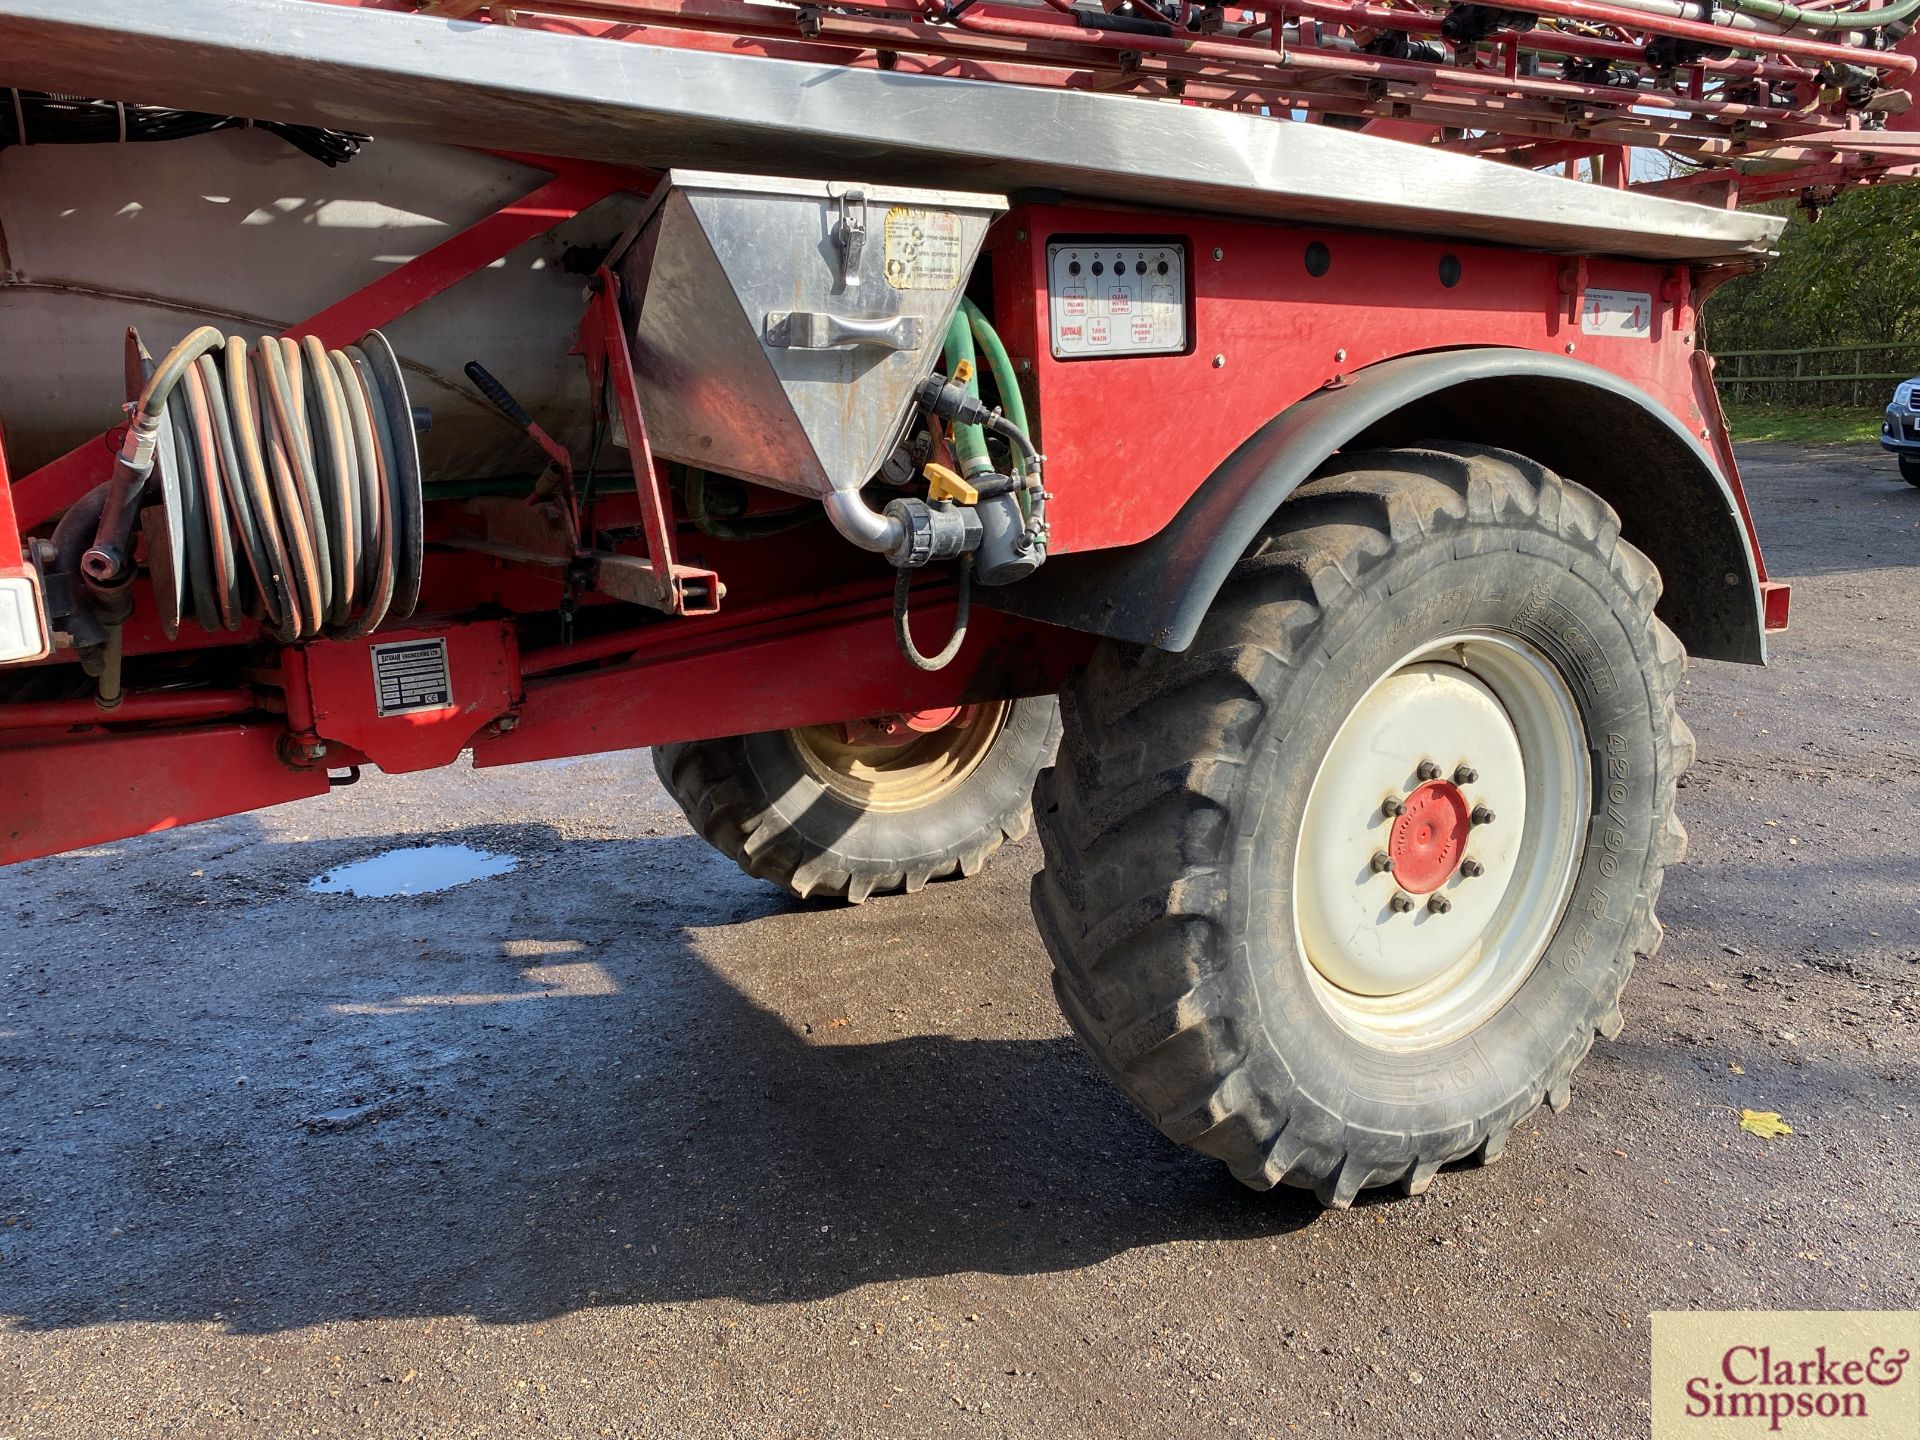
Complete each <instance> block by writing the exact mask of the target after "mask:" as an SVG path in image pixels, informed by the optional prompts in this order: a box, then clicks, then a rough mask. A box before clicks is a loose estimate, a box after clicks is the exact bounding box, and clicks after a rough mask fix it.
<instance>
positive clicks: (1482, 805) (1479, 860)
mask: <svg viewBox="0 0 1920 1440" xmlns="http://www.w3.org/2000/svg"><path fill="white" fill-rule="evenodd" d="M1423 761H1424V762H1427V763H1429V764H1430V765H1432V766H1435V767H1437V768H1438V772H1439V777H1440V778H1438V779H1434V780H1430V781H1424V783H1425V785H1426V788H1425V791H1424V792H1423V793H1422V794H1421V795H1420V797H1419V799H1418V801H1417V802H1416V805H1415V809H1414V811H1413V812H1412V813H1411V814H1410V815H1409V817H1408V819H1407V821H1406V822H1405V823H1402V824H1401V827H1400V829H1399V831H1398V832H1396V830H1395V828H1394V827H1395V825H1396V823H1397V822H1396V820H1395V819H1394V818H1393V817H1392V816H1390V815H1389V814H1388V813H1387V810H1386V809H1385V808H1384V807H1385V805H1386V803H1387V802H1388V801H1390V800H1405V799H1407V798H1410V797H1413V796H1414V795H1415V792H1416V791H1421V789H1422V786H1423V780H1424V777H1423V776H1422V775H1421V773H1420V771H1419V768H1418V767H1419V766H1420V765H1421V763H1422V762H1423ZM1462 766H1466V767H1468V769H1467V770H1465V771H1462V770H1461V769H1460V767H1462ZM1456 772H1457V773H1456ZM1431 773H1432V772H1431V771H1430V772H1429V774H1431ZM1456 780H1458V781H1461V782H1463V783H1459V784H1457V785H1456V784H1455V783H1454V782H1455V781H1456ZM1462 801H1463V802H1464V805H1465V807H1466V808H1470V809H1472V810H1473V811H1474V813H1475V816H1476V819H1479V818H1483V817H1484V816H1485V815H1486V814H1487V813H1488V812H1490V813H1491V819H1490V820H1486V821H1485V823H1474V824H1472V825H1471V826H1470V828H1468V829H1466V831H1465V832H1464V833H1465V845H1464V854H1463V855H1459V856H1456V857H1455V860H1454V863H1452V864H1451V866H1450V867H1447V869H1446V873H1445V878H1444V879H1439V878H1437V870H1438V867H1441V866H1444V865H1446V860H1445V857H1446V855H1447V854H1449V853H1450V852H1449V851H1448V849H1447V848H1446V844H1445V841H1446V837H1447V836H1448V835H1450V834H1452V833H1453V832H1452V831H1450V830H1449V828H1448V827H1449V825H1450V824H1451V823H1452V822H1451V817H1452V816H1453V815H1454V813H1455V811H1454V810H1453V809H1450V808H1449V807H1450V806H1455V805H1457V804H1458V803H1459V802H1462ZM1591 813H1592V779H1591V775H1590V773H1589V766H1588V762H1587V747H1586V734H1585V728H1584V727H1583V726H1582V724H1581V722H1580V712H1579V708H1578V706H1577V705H1576V704H1575V702H1574V698H1573V695H1572V693H1571V692H1570V691H1569V690H1568V688H1567V685H1566V682H1565V681H1564V680H1562V679H1561V677H1560V674H1559V672H1558V671H1557V670H1556V669H1555V668H1554V666H1553V664H1552V662H1550V661H1549V660H1548V659H1547V658H1546V656H1544V655H1543V654H1541V653H1540V652H1539V651H1538V650H1535V649H1534V648H1533V647H1532V646H1531V645H1528V644H1527V643H1526V642H1525V641H1522V640H1520V639H1518V638H1516V637H1514V636H1510V635H1502V634H1498V633H1496V632H1493V631H1466V632H1462V633H1460V634H1456V635H1450V636H1448V637H1446V638H1445V639H1443V640H1440V641H1437V642H1435V643H1433V644H1431V645H1426V646H1422V647H1421V648H1420V649H1419V650H1417V651H1415V652H1414V653H1413V654H1411V655H1408V656H1407V657H1406V658H1405V659H1403V660H1402V661H1401V662H1400V663H1399V664H1397V665H1395V666H1394V667H1393V668H1392V669H1391V670H1389V671H1388V672H1387V673H1386V674H1385V675H1384V676H1382V677H1381V678H1380V679H1379V680H1378V681H1376V682H1375V683H1374V684H1373V685H1372V686H1371V687H1370V688H1369V689H1368V691H1367V693H1366V694H1365V695H1363V696H1362V697H1361V698H1360V701H1359V703H1358V704H1357V705H1355V706H1354V708H1353V710H1352V711H1351V713H1349V715H1348V716H1347V718H1346V720H1345V721H1344V722H1343V723H1342V724H1341V727H1340V730H1339V733H1338V734H1336V735H1335V737H1334V741H1333V744H1332V746H1331V747H1330V748H1329V750H1328V752H1327V754H1326V757H1325V758H1324V759H1323V760H1322V761H1321V763H1320V768H1319V771H1318V773H1317V774H1316V775H1315V777H1314V781H1313V785H1312V788H1311V789H1310V790H1309V791H1308V794H1307V804H1306V810H1305V813H1304V814H1303V815H1302V817H1301V823H1300V840H1299V846H1298V848H1297V850H1296V851H1295V856H1294V863H1293V914H1294V930H1295V939H1296V941H1297V943H1298V948H1299V952H1300V954H1301V956H1302V958H1303V963H1304V964H1305V967H1306V971H1307V976H1308V979H1309V981H1310V982H1311V983H1312V985H1313V987H1314V990H1315V992H1316V993H1317V994H1318V995H1319V997H1320V999H1321V1001H1322V1003H1323V1004H1324V1005H1325V1006H1326V1008H1327V1010H1328V1011H1329V1013H1330V1014H1332V1016H1333V1017H1334V1019H1335V1020H1337V1021H1338V1022H1339V1023H1340V1024H1341V1025H1342V1026H1343V1027H1344V1028H1346V1029H1347V1030H1348V1031H1349V1032H1351V1033H1353V1034H1355V1035H1356V1036H1358V1037H1359V1038H1361V1039H1363V1040H1366V1041H1368V1042H1369V1043H1371V1044H1374V1045H1377V1046H1381V1047H1383V1048H1388V1049H1396V1050H1419V1049H1427V1048H1431V1047H1433V1046H1436V1045H1441V1044H1444V1043H1446V1042H1447V1041H1450V1040H1454V1039H1457V1038H1458V1037H1460V1036H1462V1035H1465V1034H1467V1033H1468V1032H1470V1031H1472V1030H1474V1029H1476V1028H1477V1027H1478V1026H1479V1025H1481V1024H1482V1023H1483V1022H1484V1021H1485V1020H1486V1019H1487V1018H1488V1017H1489V1016H1491V1015H1493V1014H1494V1013H1495V1012H1496V1011H1498V1010H1499V1009H1500V1007H1501V1006H1503V1005H1504V1004H1506V1002H1507V1001H1508V1000H1509V999H1510V998H1511V997H1512V996H1513V994H1514V992H1515V991H1516V990H1518V989H1519V988H1520V986H1521V985H1522V984H1523V983H1524V982H1525V980H1526V978H1527V976H1528V975H1530V974H1531V973H1532V972H1533V968H1534V966H1535V965H1536V964H1538V963H1539V960H1540V956H1541V955H1542V954H1543V953H1544V952H1545V950H1546V948H1547V944H1548V942H1549V941H1551V940H1552V938H1553V935H1554V932H1555V930H1556V929H1558V927H1559V924H1560V917H1561V914H1562V912H1563V911H1564V910H1565V908H1566V904H1567V896H1568V893H1569V892H1570V891H1571V890H1572V888H1573V878H1574V873H1575V871H1576V869H1577V868H1578V867H1577V861H1578V858H1579V851H1580V842H1581V836H1582V835H1583V833H1584V832H1585V830H1586V826H1587V821H1588V818H1589V816H1590V815H1591ZM1416 817H1417V819H1418V823H1417V824H1416V823H1415V820H1416ZM1429 817H1437V819H1429ZM1436 833H1438V834H1439V835H1440V839H1438V840H1435V839H1433V838H1432V837H1433V836H1434V835H1435V834H1436ZM1395 840H1399V841H1402V842H1405V843H1404V846H1403V848H1402V854H1403V855H1405V856H1407V857H1410V858H1409V862H1408V863H1407V864H1405V865H1402V866H1400V867H1399V868H1400V869H1401V870H1402V873H1403V874H1406V875H1409V876H1413V877H1415V878H1416V879H1417V880H1419V881H1420V882H1421V884H1420V886H1419V888H1418V889H1417V890H1416V889H1415V888H1414V887H1413V886H1412V884H1411V882H1410V883H1409V884H1406V885H1403V884H1402V882H1401V881H1400V880H1398V879H1396V877H1395V875H1394V874H1393V873H1390V872H1382V871H1381V870H1379V869H1377V868H1376V860H1375V857H1376V856H1377V855H1382V854H1385V853H1387V852H1389V851H1391V850H1393V849H1394V848H1395V845H1394V841H1395ZM1422 845H1424V846H1425V848H1424V849H1423V848H1418V847H1420V846H1422ZM1436 857H1438V858H1436ZM1461 861H1471V862H1474V864H1477V865H1478V866H1479V867H1480V872H1481V873H1479V874H1477V875H1476V874H1470V873H1468V872H1469V871H1471V870H1472V868H1473V866H1472V865H1466V866H1464V868H1463V866H1462V864H1461V863H1460V862H1461ZM1428 882H1431V884H1432V888H1430V889H1429V888H1428ZM1396 896H1397V897H1400V902H1401V903H1403V902H1406V901H1411V902H1412V904H1411V908H1400V909H1396V908H1395V905H1396V903H1397V902H1396ZM1434 897H1439V898H1437V899H1435V898H1434Z"/></svg>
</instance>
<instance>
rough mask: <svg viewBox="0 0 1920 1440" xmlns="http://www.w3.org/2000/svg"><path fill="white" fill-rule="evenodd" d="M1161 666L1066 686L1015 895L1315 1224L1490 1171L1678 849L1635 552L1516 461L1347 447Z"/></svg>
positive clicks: (1088, 991)
mask: <svg viewBox="0 0 1920 1440" xmlns="http://www.w3.org/2000/svg"><path fill="white" fill-rule="evenodd" d="M1333 465H1334V467H1337V468H1331V469H1330V471H1329V472H1325V473H1323V474H1322V475H1321V476H1320V477H1319V478H1317V479H1315V480H1313V481H1311V482H1309V483H1308V484H1307V485H1305V486H1302V487H1301V489H1300V490H1299V491H1297V492H1296V493H1295V495H1294V496H1293V497H1292V498H1291V499H1290V500H1289V501H1288V502H1287V504H1286V505H1285V506H1284V507H1283V508H1282V509H1281V511H1280V512H1279V514H1278V515H1277V516H1276V517H1275V519H1274V521H1273V524H1272V525H1271V527H1270V528H1269V530H1268V532H1267V535H1266V536H1265V538H1263V539H1262V540H1261V541H1260V542H1259V543H1257V544H1256V545H1255V547H1254V548H1253V549H1252V550H1251V551H1250V552H1249V553H1248V555H1247V556H1246V557H1245V558H1244V559H1243V560H1242V561H1241V563H1240V564H1239V566H1238V567H1237V568H1236V569H1235V571H1234V573H1233V575H1232V577H1231V579H1230V580H1229V581H1228V583H1227V585H1226V586H1225V587H1224V588H1223V590H1222V592H1221V594H1220V595H1219V597H1218V598H1217V599H1216V601H1215V603H1214V607H1213V609H1212V611H1211V612H1210V613H1209V615H1208V617H1207V620H1206V622H1205V624H1204V625H1203V626H1202V628H1201V631H1200V634H1199V636H1198V638H1197V639H1196V640H1195V642H1194V644H1193V646H1192V647H1191V648H1190V649H1189V650H1188V651H1186V652H1184V653H1182V654H1177V655H1175V654H1168V653H1166V652H1164V651H1159V650H1152V649H1141V648H1137V647H1130V646H1122V645H1112V644H1110V645H1107V646H1104V647H1103V648H1102V649H1101V650H1100V651H1099V652H1098V653H1097V654H1096V655H1095V657H1094V659H1093V660H1092V661H1091V662H1090V663H1089V665H1088V667H1087V669H1086V670H1085V671H1084V672H1083V673H1082V674H1081V675H1080V676H1079V677H1078V678H1077V679H1076V680H1075V682H1074V683H1073V684H1072V685H1071V686H1069V688H1068V690H1067V692H1066V693H1065V695H1064V696H1063V697H1062V709H1063V719H1064V734H1063V738H1062V741H1061V748H1060V757H1059V760H1058V762H1057V763H1056V765H1055V766H1054V768H1053V769H1051V770H1050V771H1048V772H1046V773H1045V774H1044V775H1043V776H1042V779H1041V785H1040V788H1039V791H1038V792H1037V796H1036V809H1037V814H1038V818H1039V822H1040V823H1039V829H1040V835H1041V839H1042V842H1043V844H1044V846H1045V850H1046V861H1047V863H1046V869H1045V870H1044V871H1043V872H1042V874H1041V875H1039V876H1038V877H1036V879H1035V882H1034V892H1033V898H1034V912H1035V916H1036V918H1037V920H1038V922H1039V925H1040V930H1041V933H1042V935H1043V936H1044V937H1045V939H1046V942H1047V947H1048V949H1049V951H1050V952H1051V954H1052V957H1053V961H1054V967H1055V974H1054V988H1055V991H1056V993H1057V994H1058V996H1059V998H1060V1002H1061V1006H1062V1009H1063V1010H1064V1012H1065V1014H1066V1016H1067V1019H1068V1021H1069V1022H1070V1023H1071V1025H1072V1026H1073V1028H1074V1029H1075V1031H1076V1032H1078V1034H1079V1035H1080V1037H1081V1038H1082V1039H1083V1040H1084V1041H1085V1042H1086V1043H1087V1045H1088V1046H1089V1047H1090V1048H1091V1049H1092V1051H1093V1053H1094V1055H1095V1057H1096V1058H1097V1059H1098V1060H1099V1061H1100V1062H1101V1064H1102V1065H1103V1067H1104V1068H1105V1069H1106V1070H1107V1071H1108V1072H1109V1073H1110V1074H1111V1075H1112V1076H1113V1078H1114V1079H1115V1080H1116V1081H1117V1082H1118V1084H1119V1085H1120V1087H1121V1088H1122V1089H1123V1090H1124V1091H1125V1092H1126V1093H1127V1095H1128V1096H1129V1097H1130V1098H1131V1099H1132V1100H1133V1101H1134V1103H1135V1104H1137V1105H1138V1106H1139V1107H1140V1108H1141V1109H1142V1110H1143V1111H1145V1112H1146V1114H1147V1115H1148V1117H1149V1118H1150V1119H1152V1120H1153V1121H1154V1123H1155V1124H1157V1125H1158V1126H1159V1127H1160V1128H1161V1129H1162V1130H1163V1131H1164V1132H1165V1133H1166V1134H1167V1135H1168V1136H1170V1137H1171V1138H1173V1139H1175V1140H1178V1141H1182V1142H1184V1143H1186V1144H1190V1145H1192V1146H1194V1147H1195V1148H1197V1149H1199V1150H1201V1151H1204V1152H1205V1153H1207V1154H1210V1155H1213V1156H1216V1157H1218V1158H1219V1159H1221V1160H1223V1161H1225V1162H1226V1163H1227V1165H1228V1166H1229V1167H1231V1169H1232V1170H1233V1173H1234V1174H1235V1175H1236V1176H1238V1177H1239V1178H1240V1179H1241V1180H1242V1181H1244V1182H1246V1183H1247V1184H1249V1185H1252V1186H1254V1187H1256V1188H1261V1189H1264V1188H1266V1187H1269V1186H1272V1185H1275V1184H1279V1183H1287V1184H1292V1185H1299V1186H1304V1187H1307V1188H1310V1189H1312V1190H1314V1191H1315V1192H1316V1193H1317V1194H1318V1195H1319V1197H1320V1198H1321V1200H1322V1201H1323V1202H1325V1203H1327V1204H1330V1205H1342V1206H1344V1205H1347V1204H1350V1203H1351V1202H1352V1200H1353V1198H1354V1196H1355V1195H1357V1194H1358V1193H1359V1192H1360V1191H1361V1190H1362V1189H1364V1188H1366V1187H1368V1186H1374V1185H1384V1184H1389V1183H1398V1184H1399V1185H1401V1186H1403V1187H1404V1188H1405V1189H1407V1190H1408V1191H1410V1192H1415V1193H1417V1192H1419V1191H1421V1190H1423V1189H1425V1188H1426V1185H1427V1183H1428V1182H1429V1180H1430V1179H1431V1178H1432V1176H1433V1173H1434V1172H1435V1170H1437V1169H1438V1168H1439V1167H1440V1166H1441V1165H1443V1164H1446V1163H1447V1162H1449V1161H1453V1160H1459V1159H1463V1158H1468V1157H1477V1158H1479V1159H1481V1160H1491V1159H1494V1158H1496V1157H1497V1156H1498V1155H1499V1153H1500V1151H1501V1149H1502V1147H1503V1146H1504V1145H1505V1144H1506V1139H1507V1135H1508V1132H1509V1131H1510V1130H1511V1129H1512V1128H1513V1126H1514V1124H1515V1123H1516V1122H1518V1121H1519V1120H1521V1119H1522V1118H1524V1117H1525V1116H1526V1115H1528V1114H1529V1113H1531V1112H1532V1111H1533V1110H1534V1109H1535V1108H1536V1107H1537V1106H1538V1105H1539V1104H1540V1103H1541V1102H1542V1101H1545V1102H1547V1103H1548V1104H1549V1105H1551V1106H1552V1107H1553V1108H1555V1109H1559V1108H1560V1107H1562V1106H1564V1105H1565V1104H1566V1103H1567V1098H1568V1081H1569V1077H1570V1076H1571V1074H1572V1073H1573V1070H1574V1068H1575V1067H1576V1066H1577V1065H1579V1063H1580V1061H1581V1060H1582V1059H1583V1058H1584V1057H1585V1056H1586V1053H1587V1051H1588V1049H1589V1048H1590V1047H1591V1046H1592V1044H1593V1038H1594V1035H1595V1034H1596V1033H1599V1034H1602V1035H1606V1036H1609V1037H1611V1036H1612V1035H1614V1034H1616V1033H1618V1031H1619V1028H1620V1024H1621V1016H1620V1005H1619V1002H1620V992H1621V988H1622V987H1623V986H1624V984H1625V983H1626V979H1627V976H1628V973H1629V972H1630V971H1631V970H1632V968H1633V962H1634V957H1635V956H1636V955H1645V954H1651V953H1652V951H1653V949H1654V948H1655V946H1657V945H1658V943H1659V939H1660V927H1659V923H1658V921H1657V920H1656V919H1655V918H1654V913H1653V907H1654V901H1655V899H1656V897H1657V896H1658V894H1659V890H1660V880H1661V874H1662V871H1663V869H1664V868H1665V867H1666V866H1667V865H1668V864H1671V863H1673V862H1674V861H1677V860H1678V859H1679V858H1680V856H1681V854H1682V852H1683V851H1684V849H1685V843H1686V835H1685V832H1684V831H1683V830H1682V829H1681V827H1680V824H1679V822H1678V821H1677V820H1676V819H1675V818H1674V814H1673V804H1674V783H1675V780H1676V778H1677V777H1678V775H1679V773H1680V771H1681V770H1682V769H1684V768H1685V766H1686V765H1687V763H1688V761H1689V760H1690V759H1691V758H1692V754H1693V742H1692V737H1691V736H1690V735H1689V734H1688V732H1687V729H1686V727H1685V725H1683V724H1682V723H1681V722H1680V720H1679V718H1678V717H1677V715H1676V714H1675V713H1674V689H1675V686H1676V685H1677V684H1678V683H1679V680H1680V676H1681V672H1682V670H1683V668H1684V665H1685V656H1684V652H1683V651H1682V650H1681V648H1680V644H1679V642H1678V641H1677V640H1676V639H1675V638H1674V636H1673V635H1672V633H1671V632H1670V631H1669V630H1668V629H1667V628H1666V627H1665V626H1664V625H1663V624H1662V623H1661V622H1660V621H1659V620H1657V619H1656V618H1655V617H1654V614H1653V608H1654V603H1655V601H1656V600H1657V599H1658V597H1659V593H1660V582H1659V576H1658V574H1657V572H1656V571H1655V570H1654V567H1653V565H1652V564H1651V563H1650V562H1649V561H1648V560H1647V559H1646V557H1645V556H1643V555H1642V554H1641V553H1640V552H1639V551H1638V550H1636V549H1634V548H1633V547H1632V546H1631V545H1628V544H1626V543H1625V542H1624V541H1622V540H1621V539H1620V538H1619V530H1620V526H1619V520H1618V517H1617V516H1615V515H1614V513H1613V511H1612V510H1611V509H1610V508H1609V507H1608V506H1607V505H1606V504H1605V502H1604V501H1602V500H1601V499H1600V498H1599V497H1598V496H1596V495H1594V494H1592V493H1591V492H1589V491H1587V490H1585V489H1582V488H1581V487H1580V486H1578V485H1574V484H1572V483H1570V482H1568V481H1565V480H1562V479H1560V478H1559V477H1558V476H1556V475H1553V474H1552V473H1550V472H1548V471H1547V470H1544V469H1542V468H1541V467H1540V466H1538V465H1536V464H1534V463H1533V462H1531V461H1529V460H1526V459H1524V458H1522V457H1520V456H1518V455H1513V454H1510V453H1507V452H1504V451H1499V450H1494V449H1490V448H1486V447H1479V446H1468V445H1460V444H1447V445H1442V446H1434V447H1432V448H1426V449H1406V450H1392V451H1377V452H1372V453H1366V454H1357V455H1351V456H1342V457H1339V458H1338V459H1337V461H1336V462H1333Z"/></svg>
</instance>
